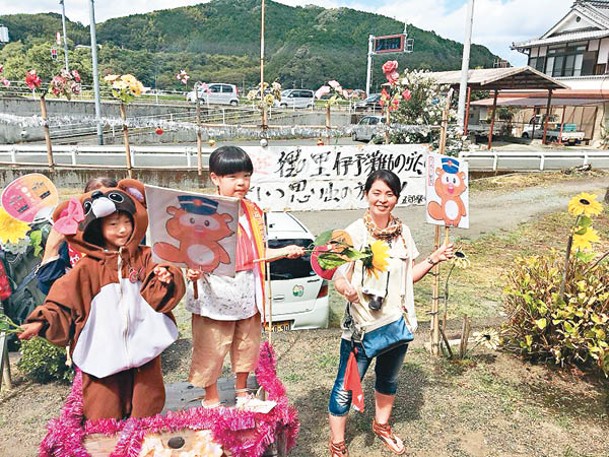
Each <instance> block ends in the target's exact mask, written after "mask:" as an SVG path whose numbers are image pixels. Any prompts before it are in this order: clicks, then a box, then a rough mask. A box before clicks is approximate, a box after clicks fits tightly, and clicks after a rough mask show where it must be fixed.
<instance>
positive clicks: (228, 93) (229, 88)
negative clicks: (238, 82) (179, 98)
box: [186, 83, 239, 106]
mask: <svg viewBox="0 0 609 457" xmlns="http://www.w3.org/2000/svg"><path fill="white" fill-rule="evenodd" d="M186 100H187V101H189V102H191V103H196V102H197V97H196V95H195V91H194V90H191V91H190V92H188V94H186ZM199 100H201V103H203V104H208V103H209V104H210V105H231V106H237V105H238V104H239V90H238V89H237V86H235V85H234V84H225V83H210V84H208V85H207V90H206V89H205V87H199Z"/></svg>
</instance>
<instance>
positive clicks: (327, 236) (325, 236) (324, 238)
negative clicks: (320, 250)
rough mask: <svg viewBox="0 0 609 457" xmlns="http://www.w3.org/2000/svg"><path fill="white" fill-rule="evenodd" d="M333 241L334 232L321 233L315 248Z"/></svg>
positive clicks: (316, 239) (315, 242) (316, 240)
mask: <svg viewBox="0 0 609 457" xmlns="http://www.w3.org/2000/svg"><path fill="white" fill-rule="evenodd" d="M331 239H332V230H326V231H325V232H322V233H320V234H319V235H317V237H316V238H315V241H314V242H313V244H314V245H315V246H324V245H326V244H328V243H329V242H330V240H331Z"/></svg>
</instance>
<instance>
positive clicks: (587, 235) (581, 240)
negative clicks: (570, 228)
mask: <svg viewBox="0 0 609 457" xmlns="http://www.w3.org/2000/svg"><path fill="white" fill-rule="evenodd" d="M599 239H600V238H599V236H598V232H597V231H596V230H594V229H593V228H592V227H588V228H587V229H586V231H585V232H584V233H582V234H577V233H576V234H574V235H573V249H578V250H580V251H586V250H588V249H592V243H596V242H598V241H599Z"/></svg>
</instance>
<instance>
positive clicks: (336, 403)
mask: <svg viewBox="0 0 609 457" xmlns="http://www.w3.org/2000/svg"><path fill="white" fill-rule="evenodd" d="M400 190H401V182H400V179H399V178H398V176H397V175H396V174H395V173H393V172H391V171H388V170H377V171H375V172H373V173H372V174H370V176H368V179H367V180H366V183H365V186H364V195H365V197H366V199H367V201H368V210H367V211H366V213H365V214H364V217H363V218H361V219H358V220H357V221H355V222H354V223H352V224H351V225H350V226H349V227H347V228H346V230H345V232H346V234H347V235H345V237H347V238H349V237H350V238H351V239H350V240H349V241H350V243H349V244H351V245H352V246H353V247H354V248H355V249H358V250H360V251H363V252H371V253H372V255H371V256H370V257H367V258H363V259H359V260H356V261H354V262H350V263H346V264H344V265H342V266H341V267H339V268H338V270H337V271H336V273H335V274H334V286H335V288H336V290H337V291H338V293H340V294H341V295H343V296H344V297H345V298H346V299H347V301H348V304H347V312H346V319H345V322H344V325H343V334H342V338H341V344H340V363H339V368H338V374H337V376H336V380H335V382H334V387H333V389H332V393H331V394H330V402H329V406H328V411H329V421H330V434H331V436H330V455H331V456H332V457H346V456H348V455H349V452H348V450H347V447H346V444H345V427H346V424H347V414H348V413H349V408H350V407H351V403H352V397H353V394H355V399H353V401H354V406H357V405H358V404H359V405H360V406H363V397H360V396H359V395H357V392H356V391H357V390H358V389H349V390H347V389H346V387H349V386H345V384H346V383H350V373H351V374H352V373H353V370H352V369H351V364H349V359H350V357H351V359H352V360H354V361H355V362H356V363H357V372H358V374H359V379H360V380H361V379H362V378H363V377H364V374H365V373H366V371H367V369H368V367H369V366H370V363H371V362H372V358H369V357H367V356H366V354H365V352H364V350H363V348H362V345H361V343H360V342H359V341H358V333H359V332H360V331H363V332H364V333H365V332H371V331H372V330H375V329H378V328H380V327H383V326H385V325H387V324H390V323H392V322H395V321H397V320H400V319H401V318H402V316H404V318H405V320H406V323H407V326H408V327H409V329H410V330H411V331H412V332H414V331H415V330H416V327H417V319H416V315H415V311H414V294H413V284H414V283H415V282H417V281H418V280H419V279H421V278H422V277H423V276H425V275H426V274H427V272H429V270H430V269H431V268H432V267H433V266H434V265H435V264H437V263H439V262H442V261H445V260H448V259H450V258H451V257H452V256H453V246H452V244H444V245H442V246H441V247H440V248H439V249H437V250H436V251H434V252H433V253H432V254H431V255H430V256H429V257H427V259H425V260H424V261H422V262H420V263H417V264H415V259H416V258H417V257H418V255H419V252H418V250H417V248H416V246H415V243H414V240H413V239H412V236H411V234H410V230H409V229H408V227H407V226H406V225H404V224H402V222H401V221H400V220H399V219H398V218H397V217H395V216H393V215H392V211H393V208H394V207H395V205H396V204H397V202H398V198H399V195H400ZM407 349H408V344H402V345H400V346H397V347H395V348H393V349H390V350H389V351H387V352H384V353H382V354H379V355H378V356H377V357H376V367H375V374H376V381H375V416H374V420H373V422H372V431H373V432H374V434H375V435H377V436H378V437H379V438H380V439H381V441H382V442H383V444H384V445H385V446H386V447H387V448H388V449H389V450H390V451H392V452H393V453H394V454H397V455H400V454H403V453H404V452H405V451H406V449H405V447H404V443H403V442H402V440H401V439H400V438H399V437H397V436H396V435H395V434H394V433H393V432H392V430H391V427H390V425H389V418H390V416H391V411H392V408H393V402H394V399H395V394H396V391H397V381H398V374H399V372H400V369H401V366H402V364H403V361H404V357H405V355H406V350H407ZM352 354H353V355H352ZM355 362H353V364H354V363H355ZM346 372H347V373H346ZM345 381H347V382H345ZM352 390H353V394H352Z"/></svg>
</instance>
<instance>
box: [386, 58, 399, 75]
mask: <svg viewBox="0 0 609 457" xmlns="http://www.w3.org/2000/svg"><path fill="white" fill-rule="evenodd" d="M397 69H398V61H397V60H388V61H387V62H385V63H384V64H383V73H384V74H385V75H387V74H390V73H394V72H395V71H397Z"/></svg>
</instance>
